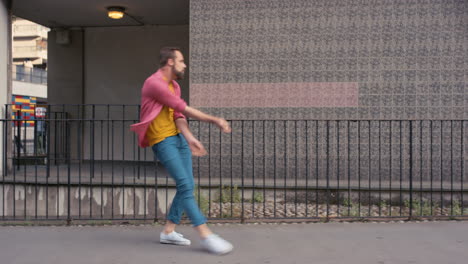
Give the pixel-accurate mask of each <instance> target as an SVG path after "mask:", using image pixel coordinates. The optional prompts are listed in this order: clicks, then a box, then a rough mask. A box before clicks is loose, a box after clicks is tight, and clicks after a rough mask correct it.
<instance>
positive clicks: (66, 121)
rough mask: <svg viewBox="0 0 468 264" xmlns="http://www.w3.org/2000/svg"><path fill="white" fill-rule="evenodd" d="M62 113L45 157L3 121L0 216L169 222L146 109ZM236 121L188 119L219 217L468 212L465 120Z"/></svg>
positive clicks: (200, 188) (51, 127) (168, 187)
mask: <svg viewBox="0 0 468 264" xmlns="http://www.w3.org/2000/svg"><path fill="white" fill-rule="evenodd" d="M54 112H57V113H66V114H61V116H54V117H53V118H52V115H48V116H46V118H45V119H44V121H45V122H46V128H47V129H46V132H45V138H46V144H45V146H46V152H45V153H44V154H43V155H32V156H31V155H25V153H22V149H21V148H18V147H17V146H16V147H12V146H14V144H13V143H9V142H10V141H13V137H12V135H13V134H14V133H13V131H11V133H9V130H10V129H14V127H12V123H13V122H15V121H19V120H11V119H9V118H5V119H2V120H1V123H2V126H1V127H2V129H3V131H4V135H6V134H10V136H4V138H3V141H2V142H3V143H2V152H3V158H4V162H3V174H2V178H1V183H2V187H1V188H2V197H0V201H1V203H2V207H1V208H2V210H3V211H2V212H1V214H2V216H1V219H4V220H25V219H34V220H35V219H39V220H43V219H50V220H68V221H72V220H78V219H79V220H100V219H102V220H104V219H105V220H109V219H110V220H122V219H127V220H153V221H158V220H163V219H164V213H165V212H167V210H168V207H169V206H170V201H171V197H172V196H173V195H174V194H175V184H174V182H173V181H172V179H171V178H170V176H169V175H168V174H167V173H166V171H165V170H164V169H163V168H162V167H161V166H159V165H158V162H155V160H154V157H153V153H152V151H151V149H150V148H146V149H141V148H138V147H137V144H136V141H137V140H136V136H135V135H134V134H133V133H132V132H131V131H129V126H130V124H133V123H136V122H138V116H139V106H138V105H49V106H48V111H47V113H54ZM6 117H9V116H8V115H7V116H6ZM229 122H230V123H231V126H232V128H233V131H232V133H230V134H224V133H221V132H220V131H219V130H218V129H217V128H216V127H214V126H212V125H210V124H206V123H201V122H199V121H195V120H190V121H189V123H190V126H191V130H192V132H193V133H194V134H195V136H196V137H198V138H199V139H200V140H201V141H202V142H203V144H204V145H205V146H206V148H207V150H208V152H209V155H208V156H205V157H201V158H194V159H193V173H194V179H195V183H196V188H195V196H196V199H197V201H198V203H199V205H200V207H201V209H202V211H203V212H204V213H205V214H206V215H207V216H208V218H209V219H211V220H216V219H222V220H233V221H250V220H255V221H257V220H273V221H278V220H284V219H291V220H294V221H303V220H314V221H321V220H330V219H348V218H353V219H376V218H383V219H389V218H404V219H411V218H419V217H428V218H458V217H459V218H464V217H466V216H467V215H468V206H467V200H466V196H467V195H466V193H467V191H468V189H467V188H466V186H465V184H464V181H465V179H466V173H465V165H466V155H465V153H466V151H467V149H466V143H465V142H466V141H467V133H466V126H467V122H466V120H229ZM16 129H18V128H16ZM27 133H29V132H24V134H25V135H26V136H25V137H24V138H27ZM20 134H21V133H20ZM34 135H35V134H34ZM21 140H23V137H22V138H20V139H19V141H21ZM33 142H36V141H35V140H34V141H33ZM34 144H35V143H34ZM34 149H37V148H36V145H34ZM34 153H35V154H38V153H37V151H34Z"/></svg>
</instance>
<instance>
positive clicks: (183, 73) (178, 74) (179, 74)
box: [172, 67, 185, 80]
mask: <svg viewBox="0 0 468 264" xmlns="http://www.w3.org/2000/svg"><path fill="white" fill-rule="evenodd" d="M172 71H173V72H174V74H175V76H176V77H177V80H182V79H184V75H185V72H183V71H177V70H176V69H175V67H172Z"/></svg>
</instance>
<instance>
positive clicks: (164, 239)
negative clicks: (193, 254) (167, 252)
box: [159, 231, 190, 246]
mask: <svg viewBox="0 0 468 264" xmlns="http://www.w3.org/2000/svg"><path fill="white" fill-rule="evenodd" d="M159 242H161V243H162V244H172V245H179V246H189V245H190V240H188V239H186V238H184V236H183V235H182V234H180V233H177V232H176V231H172V232H171V233H169V234H167V235H166V234H164V232H161V234H160V235H159Z"/></svg>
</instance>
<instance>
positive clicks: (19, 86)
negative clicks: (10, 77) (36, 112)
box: [12, 81, 47, 98]
mask: <svg viewBox="0 0 468 264" xmlns="http://www.w3.org/2000/svg"><path fill="white" fill-rule="evenodd" d="M12 88H13V89H12V93H13V94H16V95H26V96H34V97H40V98H47V85H43V84H37V83H29V82H20V81H13V87H12Z"/></svg>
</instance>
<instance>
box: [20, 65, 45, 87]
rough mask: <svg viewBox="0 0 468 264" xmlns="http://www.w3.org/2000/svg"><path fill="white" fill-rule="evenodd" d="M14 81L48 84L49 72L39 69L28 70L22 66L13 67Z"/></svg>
mask: <svg viewBox="0 0 468 264" xmlns="http://www.w3.org/2000/svg"><path fill="white" fill-rule="evenodd" d="M13 80H14V81H21V82H29V83H37V84H47V71H46V70H43V69H38V68H28V67H24V66H22V65H16V67H13Z"/></svg>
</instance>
